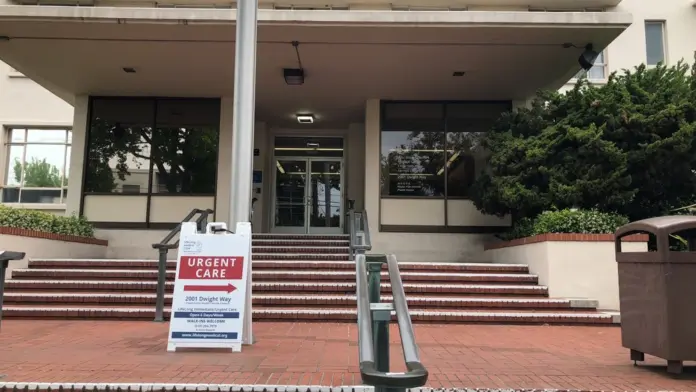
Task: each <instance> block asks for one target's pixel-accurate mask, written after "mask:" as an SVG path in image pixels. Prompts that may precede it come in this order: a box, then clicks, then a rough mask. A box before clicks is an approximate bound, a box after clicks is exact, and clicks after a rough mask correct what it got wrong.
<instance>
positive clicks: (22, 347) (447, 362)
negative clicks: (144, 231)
mask: <svg viewBox="0 0 696 392" xmlns="http://www.w3.org/2000/svg"><path fill="white" fill-rule="evenodd" d="M255 329H256V330H255V334H256V337H257V340H258V343H257V344H255V345H254V346H253V347H245V348H244V351H243V353H241V354H239V353H237V354H230V353H220V352H180V353H167V352H166V337H167V331H168V324H156V323H151V322H121V321H41V320H35V321H20V320H6V321H4V322H3V326H2V331H1V332H0V374H2V375H4V376H0V377H1V378H0V382H12V381H23V382H100V383H111V382H114V383H116V382H117V383H212V384H223V383H224V384H266V385H268V384H280V385H325V386H347V385H358V384H360V375H359V373H358V368H357V363H358V362H357V359H358V353H357V346H356V343H357V330H356V328H355V326H354V325H353V324H323V323H258V324H256V325H255ZM415 330H416V336H417V340H418V344H419V346H420V350H421V359H422V361H423V363H424V364H425V365H426V367H427V368H428V370H429V371H430V379H429V382H428V386H430V387H459V388H462V387H469V388H521V389H522V388H530V389H531V388H557V389H579V390H621V391H624V390H626V391H636V390H673V391H694V390H696V367H693V366H689V367H686V368H685V374H684V375H681V376H676V377H675V376H670V375H667V374H666V373H665V363H664V361H662V360H658V359H654V358H649V359H648V362H647V365H642V366H639V367H633V365H632V363H631V362H630V361H629V360H628V352H627V350H626V349H624V348H622V347H621V343H620V329H619V328H615V327H576V326H573V327H563V326H493V325H434V324H429V325H416V326H415ZM391 336H392V340H393V342H394V343H395V344H396V347H394V350H393V352H392V353H391V355H392V363H394V365H392V369H393V370H396V371H398V370H402V369H403V368H402V365H401V363H400V361H399V360H400V352H399V350H400V347H399V346H398V330H397V329H396V326H394V327H393V329H392V335H391ZM690 365H693V364H690Z"/></svg>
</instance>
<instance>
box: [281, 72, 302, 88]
mask: <svg viewBox="0 0 696 392" xmlns="http://www.w3.org/2000/svg"><path fill="white" fill-rule="evenodd" d="M283 78H285V83H287V84H288V85H290V86H299V85H302V84H304V70H302V69H301V68H285V69H283Z"/></svg>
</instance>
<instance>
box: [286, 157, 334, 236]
mask: <svg viewBox="0 0 696 392" xmlns="http://www.w3.org/2000/svg"><path fill="white" fill-rule="evenodd" d="M342 169H343V162H342V159H341V158H319V157H317V158H278V159H277V160H276V170H275V182H274V184H275V186H274V203H275V205H274V211H275V217H274V225H273V231H274V232H276V233H294V234H341V233H342V232H343V189H342V185H343V170H342Z"/></svg>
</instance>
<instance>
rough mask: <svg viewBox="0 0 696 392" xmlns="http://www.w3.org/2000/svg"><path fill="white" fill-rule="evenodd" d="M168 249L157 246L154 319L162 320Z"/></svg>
mask: <svg viewBox="0 0 696 392" xmlns="http://www.w3.org/2000/svg"><path fill="white" fill-rule="evenodd" d="M168 253H169V249H167V248H166V247H165V246H163V247H161V248H159V259H158V262H157V302H156V305H155V321H157V322H163V321H164V289H165V286H166V284H167V255H168Z"/></svg>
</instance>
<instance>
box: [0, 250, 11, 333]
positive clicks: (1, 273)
mask: <svg viewBox="0 0 696 392" xmlns="http://www.w3.org/2000/svg"><path fill="white" fill-rule="evenodd" d="M9 264H10V261H9V260H3V261H0V328H2V303H3V300H4V297H5V275H6V274H7V267H8V266H9Z"/></svg>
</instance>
